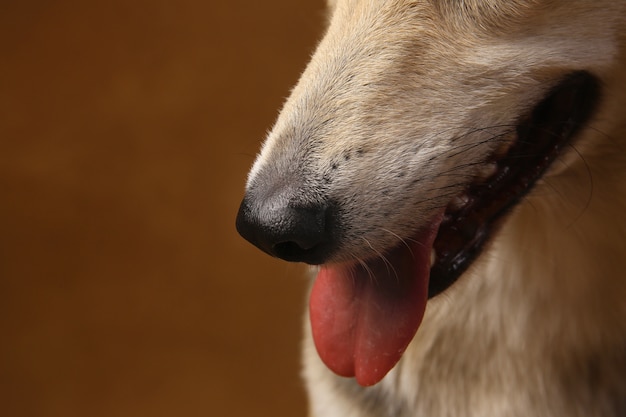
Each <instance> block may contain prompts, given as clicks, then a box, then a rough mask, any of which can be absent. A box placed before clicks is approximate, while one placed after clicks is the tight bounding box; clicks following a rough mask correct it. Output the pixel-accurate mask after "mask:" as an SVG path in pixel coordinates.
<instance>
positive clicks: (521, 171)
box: [428, 71, 600, 297]
mask: <svg viewBox="0 0 626 417" xmlns="http://www.w3.org/2000/svg"><path fill="white" fill-rule="evenodd" d="M599 96H600V85H599V82H598V80H597V79H596V78H595V77H594V76H593V75H591V74H590V73H588V72H585V71H578V72H574V73H571V74H569V75H567V76H566V77H565V78H564V79H563V80H562V81H561V82H560V83H559V84H558V85H557V86H556V87H555V88H554V89H553V90H552V91H551V92H550V93H549V94H548V96H547V97H546V98H545V99H543V100H542V101H541V102H540V103H539V104H538V105H537V106H536V107H535V108H534V109H533V110H532V112H531V113H530V114H529V115H528V116H526V117H524V118H523V119H521V120H520V122H519V123H518V125H517V131H516V135H517V138H516V140H515V143H514V144H513V145H512V146H511V147H510V148H509V150H508V151H507V152H506V154H505V155H504V156H500V157H498V158H496V157H494V158H493V159H491V160H488V161H486V164H492V165H493V164H495V167H496V168H495V172H494V174H493V175H491V177H490V178H489V179H488V180H486V181H481V182H479V183H476V184H472V185H470V186H469V187H468V189H467V190H466V192H465V194H464V203H465V204H463V205H462V207H461V208H456V209H448V211H447V212H446V214H445V218H444V221H443V222H442V223H441V226H440V228H439V232H438V235H437V238H436V240H435V243H434V250H435V253H436V260H435V262H434V264H433V266H432V268H431V272H430V283H429V288H428V296H429V297H434V296H436V295H437V294H439V293H441V292H442V291H444V290H446V289H447V288H448V287H449V286H450V285H452V284H453V283H454V282H455V281H456V280H457V279H458V277H459V276H460V275H461V274H462V273H463V272H464V271H465V270H466V269H467V268H468V267H469V266H470V265H471V263H472V262H473V261H474V259H475V258H476V257H477V256H478V255H479V254H480V252H481V249H482V248H483V246H484V244H485V243H486V242H487V240H488V239H489V237H490V236H491V234H492V232H493V231H494V228H495V227H497V225H498V224H499V221H500V220H501V218H502V217H503V216H504V215H505V214H506V213H507V212H508V211H509V210H510V209H511V208H512V207H513V206H515V204H516V203H517V202H519V201H520V200H521V199H522V198H523V197H524V196H525V195H526V194H527V193H528V192H529V191H530V190H531V189H532V186H533V185H534V184H535V183H536V181H537V180H538V179H539V178H541V176H542V175H543V173H544V172H545V171H546V169H547V168H548V167H549V166H550V165H551V163H552V162H553V161H554V160H555V159H556V157H557V156H558V155H559V153H560V152H561V150H562V149H563V148H564V147H565V146H567V145H568V144H569V143H570V141H571V140H572V138H574V136H576V133H578V131H579V130H580V129H581V128H582V127H583V126H584V125H585V124H586V122H587V121H588V120H589V118H590V117H591V115H592V114H593V111H594V109H595V107H596V104H597V102H598V101H599Z"/></svg>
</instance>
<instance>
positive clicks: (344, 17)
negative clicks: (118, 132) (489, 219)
mask: <svg viewBox="0 0 626 417" xmlns="http://www.w3.org/2000/svg"><path fill="white" fill-rule="evenodd" d="M329 9H330V13H329V26H328V30H327V33H326V34H325V37H324V38H323V40H322V41H321V43H320V45H319V47H318V49H317V51H316V53H315V54H314V56H313V58H312V60H311V62H310V64H309V66H308V68H307V69H306V71H305V72H304V74H303V75H302V78H301V80H300V82H299V83H298V84H297V86H296V87H295V89H294V90H293V92H292V94H291V97H290V98H289V100H288V101H287V102H286V104H285V106H284V108H283V110H282V113H281V115H280V117H279V119H278V121H277V123H276V125H275V127H274V129H273V130H272V132H271V133H270V135H269V137H268V139H267V141H266V142H265V144H264V146H263V149H262V152H261V153H260V155H259V157H258V159H257V161H256V163H255V165H254V167H253V169H252V171H251V173H250V177H249V183H248V185H249V186H251V185H252V184H254V183H255V182H256V181H281V182H283V183H284V182H288V183H291V185H292V186H293V187H295V188H298V189H299V193H300V195H301V198H302V199H313V200H314V199H316V198H321V197H324V198H331V199H334V200H340V201H342V204H343V206H342V207H343V211H342V215H343V219H344V222H343V226H344V231H343V235H342V236H343V239H344V244H343V245H342V246H341V247H340V249H339V250H338V251H337V253H335V254H333V258H332V261H343V260H348V259H355V258H365V257H368V256H372V251H373V250H376V252H383V251H384V250H386V249H388V248H389V247H391V246H393V245H395V244H397V242H398V238H399V237H402V238H407V236H406V232H407V231H411V230H417V229H418V228H419V227H420V225H423V224H424V223H425V222H426V221H427V220H428V219H429V218H430V217H431V216H432V213H433V210H435V209H436V208H437V207H441V206H444V205H446V204H448V203H449V202H450V200H451V199H452V198H453V196H454V194H455V193H458V192H460V191H461V190H462V189H463V187H464V186H465V185H467V183H468V182H469V181H470V180H471V178H472V177H473V176H475V175H479V173H480V169H481V167H480V165H478V166H476V167H474V168H463V169H460V167H468V166H469V167H471V166H472V165H471V164H468V162H476V163H477V164H479V162H480V161H483V160H484V159H485V156H486V155H489V154H490V153H493V152H495V151H496V149H497V148H498V146H499V144H501V143H502V140H490V139H493V138H499V139H502V138H509V137H510V136H511V135H510V132H511V127H512V126H514V125H515V123H516V120H517V119H518V118H519V117H520V115H522V114H524V113H526V112H528V111H529V109H531V108H532V107H533V106H534V105H535V104H536V103H537V102H538V101H539V100H540V99H541V98H542V97H543V96H544V95H545V94H546V93H547V92H548V91H549V90H550V89H551V88H552V87H553V86H554V85H555V84H556V83H557V82H558V81H559V80H560V79H561V77H562V76H563V75H565V74H567V73H570V72H572V71H576V70H585V71H588V72H590V73H592V74H594V75H596V76H597V77H598V78H599V79H600V80H601V82H602V85H603V91H602V97H603V98H602V101H601V103H600V108H599V110H598V111H597V112H596V114H595V117H594V118H593V120H592V121H591V122H590V123H589V124H588V125H587V127H586V128H585V129H584V131H583V132H581V133H580V134H578V136H577V138H576V140H575V142H574V144H573V145H572V146H571V148H570V149H569V150H568V152H566V153H565V154H564V155H563V156H562V157H561V158H560V159H559V160H558V161H556V162H555V163H554V164H553V166H552V168H551V169H550V171H549V173H548V174H547V175H546V176H544V178H543V179H542V180H541V181H540V182H539V183H538V184H537V186H536V187H535V188H534V190H533V191H532V193H531V194H530V195H529V196H528V197H527V198H525V199H524V201H522V202H521V203H520V204H519V205H518V206H517V207H516V208H515V210H514V211H513V212H512V213H511V214H510V215H509V216H508V217H507V219H506V222H505V223H504V225H503V227H502V228H501V229H500V230H499V232H498V233H497V234H496V235H495V236H494V237H493V239H492V241H491V243H490V244H489V246H488V247H487V248H486V249H485V250H484V251H483V253H482V255H481V256H480V258H479V259H478V260H477V261H476V262H474V264H473V265H472V266H471V268H470V269H469V270H468V271H467V272H466V273H465V274H464V275H463V276H462V277H461V279H460V280H459V281H458V282H457V283H455V284H454V285H453V286H452V287H451V288H449V289H448V290H447V291H446V292H445V293H444V294H442V295H440V296H438V297H435V298H434V299H432V300H430V301H429V303H428V306H427V311H426V315H425V318H424V320H423V323H422V325H421V327H420V328H419V330H418V333H417V335H416V336H415V338H414V340H413V342H412V343H411V344H410V345H409V348H408V349H407V351H406V353H405V354H404V356H403V358H402V359H401V361H400V362H399V364H398V365H397V366H396V367H395V368H394V369H393V370H392V371H391V372H390V373H389V374H388V375H387V376H386V377H385V378H384V379H383V381H382V382H381V383H379V384H377V385H376V386H374V387H370V388H363V387H360V386H358V385H357V384H356V383H355V382H354V381H353V380H351V379H345V378H341V377H338V376H336V375H334V374H333V373H332V372H330V371H329V370H328V369H327V368H326V367H325V366H324V365H323V364H322V363H321V361H320V360H319V358H318V355H317V353H316V351H315V348H314V347H313V344H312V341H311V337H310V333H309V331H308V330H307V336H306V342H305V348H304V358H305V359H304V362H305V367H304V375H305V378H306V382H307V386H308V390H309V393H310V410H311V416H316V417H357V416H358V417H365V416H367V417H374V416H377V417H378V416H396V417H417V416H428V417H430V416H437V417H445V416H475V417H489V416H520V417H522V416H523V417H526V416H569V417H571V416H580V417H593V416H606V417H608V416H612V417H617V416H625V415H626V277H625V275H626V272H625V271H626V215H625V213H626V66H625V65H626V42H625V35H626V19H625V16H626V1H624V0H414V1H409V0H331V1H329ZM307 329H308V322H307Z"/></svg>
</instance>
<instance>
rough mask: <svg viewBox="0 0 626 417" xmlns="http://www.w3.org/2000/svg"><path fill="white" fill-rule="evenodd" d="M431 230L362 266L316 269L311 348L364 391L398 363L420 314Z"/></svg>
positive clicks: (434, 231) (418, 321) (335, 370)
mask: <svg viewBox="0 0 626 417" xmlns="http://www.w3.org/2000/svg"><path fill="white" fill-rule="evenodd" d="M438 223H439V222H436V224H437V225H438ZM436 229H437V227H434V230H427V231H424V232H422V233H421V234H420V235H418V236H416V239H415V243H411V244H410V247H409V246H406V245H399V246H398V247H397V248H396V249H394V250H393V251H392V252H390V253H388V254H386V255H385V260H383V259H382V258H378V259H374V260H371V261H368V262H367V263H366V265H367V266H364V265H360V264H357V265H325V266H322V268H321V269H320V271H319V274H318V276H317V279H316V280H315V283H314V284H313V289H312V291H311V300H310V304H309V309H310V310H309V311H310V317H311V327H312V330H313V339H314V341H315V346H316V348H317V351H318V353H319V355H320V357H321V358H322V361H324V363H325V364H326V366H328V367H329V368H330V369H331V370H332V371H334V372H335V373H337V374H338V375H341V376H346V377H353V376H356V380H357V382H358V383H359V384H361V385H363V386H370V385H374V384H376V383H377V382H379V381H380V380H381V379H382V378H383V377H384V376H385V375H386V374H387V372H389V371H390V370H391V368H393V367H394V365H395V364H396V363H397V362H398V360H400V357H401V356H402V354H403V353H404V350H405V349H406V347H407V345H408V344H409V342H410V341H411V339H413V336H415V332H416V331H417V328H418V327H419V325H420V323H421V322H422V317H423V316H424V310H425V309H426V301H427V300H428V277H429V273H430V253H431V250H432V244H433V240H434V239H435V235H436V231H437V230H436Z"/></svg>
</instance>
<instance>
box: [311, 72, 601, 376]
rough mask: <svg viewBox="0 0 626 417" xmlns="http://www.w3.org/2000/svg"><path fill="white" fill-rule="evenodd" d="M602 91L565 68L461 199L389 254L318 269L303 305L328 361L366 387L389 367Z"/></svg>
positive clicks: (570, 136) (585, 75)
mask: <svg viewBox="0 0 626 417" xmlns="http://www.w3.org/2000/svg"><path fill="white" fill-rule="evenodd" d="M599 93H600V85H599V82H598V81H597V79H596V78H595V77H594V76H592V75H591V74H589V73H587V72H584V71H579V72H574V73H571V74H569V75H567V76H566V77H564V79H563V80H562V81H561V82H560V83H559V84H558V85H557V86H556V87H554V88H553V89H552V91H551V92H550V93H549V94H548V95H547V96H546V98H545V99H543V100H542V101H541V102H540V103H539V104H538V105H537V106H536V107H535V108H534V109H533V110H532V111H531V112H530V114H528V115H527V116H525V117H523V118H522V119H520V121H519V123H518V125H517V130H516V136H517V137H516V139H515V142H514V143H513V144H512V145H511V147H510V148H509V149H508V150H507V151H506V153H505V154H504V155H499V156H493V157H492V158H491V159H490V160H488V161H485V165H486V166H489V167H493V173H492V175H491V176H490V177H489V178H488V179H486V180H482V181H477V182H476V183H473V184H470V185H469V186H468V187H467V188H466V189H465V191H464V192H463V193H462V194H461V195H460V196H459V198H458V199H457V201H460V202H461V203H460V204H459V203H457V204H451V205H450V208H448V209H447V210H446V211H445V213H440V214H439V215H438V216H436V218H435V219H434V220H433V224H432V225H430V226H429V227H426V228H424V229H423V230H421V231H419V232H418V233H417V234H416V236H415V238H414V241H415V242H414V244H410V245H400V246H399V247H397V248H395V249H393V250H391V251H390V252H388V253H387V254H386V255H385V259H373V260H371V261H368V262H365V263H363V264H356V265H323V266H322V267H321V269H320V272H319V274H318V277H317V279H316V281H315V283H314V285H313V289H312V292H311V300H310V307H309V308H310V317H311V325H312V332H313V338H314V341H315V345H316V347H317V350H318V353H319V354H320V357H321V358H322V360H323V361H324V362H325V363H326V365H327V366H328V367H329V368H330V369H332V370H333V371H334V372H336V373H337V374H339V375H343V376H350V377H352V376H355V377H356V379H357V381H358V382H359V383H360V384H361V385H364V386H368V385H373V384H375V383H377V382H379V381H380V380H381V379H382V378H383V377H384V376H385V375H386V374H387V373H388V372H389V370H391V369H392V368H393V367H394V366H395V364H396V363H397V361H398V360H399V359H400V357H401V356H402V353H403V352H404V350H405V349H406V347H407V346H408V344H409V343H410V341H411V340H412V339H413V337H414V335H415V333H416V331H417V328H418V327H419V325H420V323H421V320H422V318H423V315H424V311H425V308H426V302H427V300H428V298H431V297H434V296H436V295H437V294H439V293H441V292H442V291H444V290H446V289H447V288H448V287H450V286H451V285H452V284H453V283H454V282H455V281H456V280H457V279H458V278H459V277H460V276H461V275H462V274H463V272H464V271H465V270H467V268H468V267H469V266H470V265H471V264H472V262H473V261H474V260H475V259H476V258H477V257H478V256H479V255H480V253H481V251H482V249H483V247H484V245H485V243H486V242H487V241H488V240H489V239H490V237H492V235H493V234H494V231H495V229H496V228H497V226H498V225H499V224H500V223H501V220H502V219H503V217H504V216H505V215H506V214H507V213H508V212H509V211H510V209H511V208H512V207H514V206H515V205H516V204H517V203H518V202H519V201H520V200H521V199H522V198H523V197H524V196H525V195H526V194H527V193H528V192H529V191H530V190H531V189H532V187H533V185H534V184H535V183H536V182H537V180H538V179H539V178H541V177H542V175H543V174H544V173H545V171H546V170H547V169H548V168H549V167H550V165H551V164H552V162H553V161H554V160H555V159H556V158H557V157H558V156H559V154H560V153H561V151H562V150H563V149H564V148H565V147H567V146H569V144H570V142H571V140H572V139H573V138H574V137H575V136H576V134H577V133H578V132H579V131H580V129H581V128H582V127H584V126H585V124H586V123H587V122H588V120H589V119H590V117H591V115H592V114H593V111H594V109H595V107H596V104H597V102H598V101H599V95H600V94H599ZM432 253H435V254H436V257H435V259H434V260H433V261H432V262H431V254H432ZM431 263H432V265H431Z"/></svg>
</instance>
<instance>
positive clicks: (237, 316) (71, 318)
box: [0, 0, 323, 417]
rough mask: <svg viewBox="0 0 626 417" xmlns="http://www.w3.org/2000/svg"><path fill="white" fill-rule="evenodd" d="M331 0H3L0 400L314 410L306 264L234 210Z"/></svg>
mask: <svg viewBox="0 0 626 417" xmlns="http://www.w3.org/2000/svg"><path fill="white" fill-rule="evenodd" d="M322 10H323V4H322V0H306V1H291V0H268V1H245V2H242V1H224V2H218V1H206V0H202V1H200V0H176V1H174V0H156V1H155V0H151V1H148V0H142V1H129V0H113V1H111V0H107V1H105V0H94V1H80V2H79V1H74V2H70V1H64V0H57V1H43V0H40V1H36V0H35V1H28V0H24V1H19V0H15V1H13V0H4V1H2V2H0V415H2V416H11V417H21V416H28V417H56V416H59V417H61V416H62V417H72V416H80V417H98V416H106V417H110V416H116V417H117V416H135V417H136V416H186V417H193V416H216V417H217V416H219V417H222V416H236V417H243V416H298V415H304V411H305V408H306V402H305V398H304V394H303V389H302V383H301V382H300V379H299V375H298V372H299V371H298V367H299V366H298V361H299V359H298V355H299V352H298V351H299V336H300V322H301V311H302V309H303V305H304V299H305V287H306V284H305V280H304V278H303V274H302V273H301V272H302V268H301V267H298V266H295V265H291V264H287V263H282V262H279V261H276V260H273V259H270V258H269V257H268V256H265V255H263V254H262V253H260V252H259V251H257V250H255V249H254V248H253V247H252V246H250V245H248V244H247V243H246V242H244V241H243V240H242V239H240V238H239V237H238V235H236V233H235V230H234V218H235V214H236V210H237V206H238V203H239V200H240V198H241V197H242V194H243V186H244V182H245V176H246V173H247V170H248V168H249V167H250V165H251V163H252V162H253V158H254V155H255V153H256V151H257V150H258V147H259V143H260V140H261V139H262V138H263V136H264V134H265V132H266V130H267V129H268V128H269V127H270V126H271V123H272V122H273V120H274V118H275V116H276V114H277V111H278V109H279V107H280V105H281V103H282V101H283V100H284V98H285V97H286V96H287V94H288V91H289V88H290V87H291V85H292V84H293V83H294V82H295V81H296V80H297V77H298V74H299V73H300V72H301V70H302V69H303V68H304V66H305V64H306V61H307V59H308V56H309V55H310V53H311V52H312V49H313V47H314V44H315V42H316V39H317V38H318V37H319V35H320V33H321V30H322V21H323V17H322V16H323V11H322Z"/></svg>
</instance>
